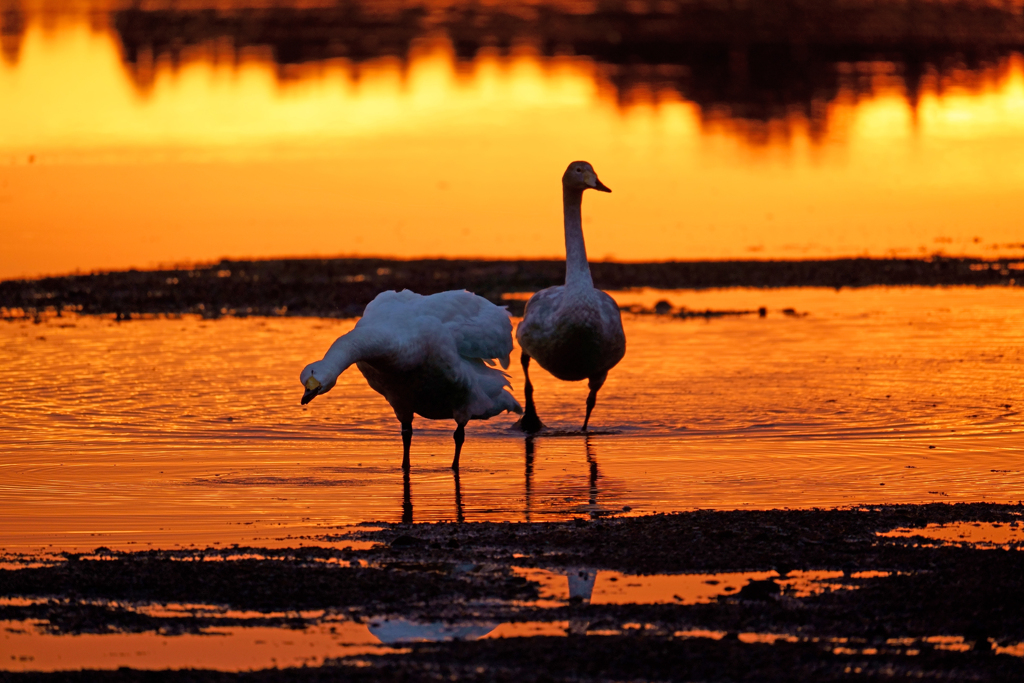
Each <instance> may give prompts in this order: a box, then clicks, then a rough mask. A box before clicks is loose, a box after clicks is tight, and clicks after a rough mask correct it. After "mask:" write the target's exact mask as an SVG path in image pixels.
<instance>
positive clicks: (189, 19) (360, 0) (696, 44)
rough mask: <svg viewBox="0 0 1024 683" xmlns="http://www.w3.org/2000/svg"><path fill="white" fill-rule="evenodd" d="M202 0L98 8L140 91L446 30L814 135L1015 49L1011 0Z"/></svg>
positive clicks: (627, 90)
mask: <svg viewBox="0 0 1024 683" xmlns="http://www.w3.org/2000/svg"><path fill="white" fill-rule="evenodd" d="M203 4H205V3H203V2H199V3H194V4H193V3H189V5H190V6H191V7H193V9H173V7H174V5H173V4H170V5H164V4H162V3H158V5H159V6H161V7H163V8H162V9H161V8H159V7H158V8H156V9H141V6H140V5H135V6H133V7H130V8H128V9H124V10H120V11H115V12H113V13H112V15H111V21H110V24H111V25H112V26H113V28H114V31H115V32H116V34H117V36H118V38H119V39H120V41H121V45H122V50H123V57H124V60H125V63H126V65H127V67H128V68H129V70H130V71H131V73H132V76H133V78H134V80H135V82H136V84H137V86H138V87H139V88H141V89H143V90H145V89H147V88H148V87H149V86H150V85H151V84H152V82H153V77H154V68H155V66H154V65H157V64H165V63H166V64H170V65H171V66H172V67H176V66H177V65H179V64H181V63H182V62H183V61H188V60H191V59H203V60H206V59H214V58H219V57H220V56H221V55H225V54H226V55H228V56H229V58H231V59H234V60H235V61H238V60H240V59H242V58H243V57H244V56H246V55H250V54H258V55H260V56H265V57H267V58H269V59H270V60H272V61H273V62H274V63H276V64H277V65H278V67H279V70H278V74H279V77H280V78H282V79H284V78H289V77H291V76H292V75H293V74H294V72H295V67H296V65H302V64H315V63H317V62H322V61H324V60H328V59H345V60H348V62H349V63H350V64H352V65H353V73H354V74H355V73H357V70H358V67H359V65H360V64H361V63H363V62H366V61H368V60H373V59H379V58H382V57H393V58H396V59H398V60H399V61H400V63H402V64H403V65H404V64H405V63H407V61H408V59H409V56H410V51H411V50H412V49H413V47H414V45H415V44H416V42H417V41H418V40H423V39H447V40H448V41H450V44H451V46H452V49H453V52H454V54H455V58H456V60H457V63H458V67H459V68H460V70H466V69H471V68H472V63H473V60H474V59H475V57H476V56H477V55H478V54H479V52H480V51H481V50H484V49H486V50H488V51H490V52H492V53H496V54H498V55H508V54H509V53H510V52H511V51H512V50H513V49H514V48H518V47H525V48H528V49H530V50H532V51H533V52H535V53H536V54H538V55H539V58H540V59H542V60H546V59H549V58H555V57H559V56H576V57H582V58H588V59H591V60H593V61H594V62H595V63H596V64H597V67H598V68H597V71H598V74H599V77H600V78H601V80H602V84H604V85H606V86H607V87H608V89H609V90H610V91H611V92H612V94H613V95H614V96H615V97H616V98H617V100H618V101H619V103H620V104H622V105H623V106H628V105H630V104H632V103H635V102H638V101H643V100H654V101H657V100H659V99H660V98H663V97H666V96H668V97H672V98H679V97H682V98H685V99H687V100H690V101H692V102H694V103H696V104H697V105H698V106H699V108H700V112H701V117H702V119H703V121H704V122H705V124H706V125H709V126H719V125H723V126H727V127H729V128H732V129H735V130H737V131H738V132H740V133H741V134H742V135H744V136H745V137H747V138H748V139H750V140H751V141H758V140H763V139H766V138H767V137H769V136H771V135H775V134H781V135H788V133H789V131H790V130H791V128H792V127H793V125H794V124H796V123H798V122H799V123H800V124H801V125H806V127H807V129H808V130H809V131H810V134H811V137H812V138H813V139H821V138H823V137H824V135H825V134H826V133H827V132H828V119H829V105H830V104H831V103H833V102H835V101H837V100H845V101H856V100H857V99H858V98H862V97H865V96H870V95H872V94H873V93H874V92H875V90H876V89H877V88H878V87H879V85H881V84H885V85H887V86H895V87H896V88H897V89H901V90H902V91H903V92H904V94H905V96H906V98H907V100H908V102H909V103H910V104H911V105H912V106H913V105H916V103H917V101H918V98H919V97H920V94H921V93H922V92H923V91H927V90H929V89H932V90H936V91H941V89H942V88H944V87H946V86H947V85H949V84H957V85H964V86H967V87H971V86H975V85H978V84H979V83H980V82H982V81H984V80H988V79H991V78H993V77H996V78H998V77H1000V75H1001V73H1002V70H1003V69H1005V63H1006V61H1007V59H1008V58H1009V56H1010V55H1011V54H1012V53H1014V52H1019V51H1021V50H1024V14H1022V13H1021V11H1020V7H1019V3H1015V2H1007V3H1003V4H999V3H987V2H983V1H982V0H911V1H910V2H897V1H896V0H893V1H892V2H881V3H879V2H875V1H874V0H758V1H757V2H735V1H733V0H660V1H659V2H647V1H644V0H602V2H600V3H594V5H593V6H592V7H591V10H592V11H590V12H589V13H584V12H580V11H579V8H578V7H576V6H575V5H573V4H572V3H568V4H567V3H560V2H552V3H550V4H544V3H541V4H533V3H522V4H520V3H516V2H511V3H484V4H481V3H478V2H475V1H469V0H463V1H460V0H454V1H453V2H445V3H432V2H429V0H404V1H403V0H397V1H396V2H389V3H376V2H371V1H370V0H338V1H337V2H335V3H333V4H330V5H327V6H321V7H309V6H302V5H303V3H298V2H290V0H283V1H282V2H277V3H273V6H264V7H251V6H247V5H249V4H250V3H249V2H238V1H235V0H226V1H225V3H223V4H218V5H217V8H216V9H214V8H212V7H206V8H203V7H202V6H203ZM168 7H171V8H168ZM47 11H49V10H47ZM95 11H96V12H102V11H103V8H102V7H97V8H95ZM26 23H27V21H26V12H25V10H23V7H22V4H21V0H0V53H2V57H3V59H4V60H5V61H7V62H9V63H14V62H16V61H17V59H18V56H19V52H20V49H21V43H22V37H23V35H24V32H25V27H26Z"/></svg>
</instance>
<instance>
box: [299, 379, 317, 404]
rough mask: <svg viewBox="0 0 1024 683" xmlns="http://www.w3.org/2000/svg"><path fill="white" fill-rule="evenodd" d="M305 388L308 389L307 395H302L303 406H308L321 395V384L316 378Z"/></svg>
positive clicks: (310, 380)
mask: <svg viewBox="0 0 1024 683" xmlns="http://www.w3.org/2000/svg"><path fill="white" fill-rule="evenodd" d="M303 386H305V387H306V393H304V394H303V395H302V405H306V404H307V403H309V402H310V401H312V400H313V399H314V398H316V396H317V394H319V393H320V382H319V381H318V380H317V378H316V377H310V378H309V379H307V380H306V383H305V384H304V385H303Z"/></svg>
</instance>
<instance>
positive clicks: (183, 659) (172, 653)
mask: <svg viewBox="0 0 1024 683" xmlns="http://www.w3.org/2000/svg"><path fill="white" fill-rule="evenodd" d="M33 626H38V625H33V624H27V623H25V622H12V621H0V650H2V652H3V653H4V655H5V656H4V657H3V663H2V664H0V666H2V667H3V669H4V670H7V671H62V670H70V669H117V668H120V667H123V666H124V667H131V668H135V669H218V670H226V671H246V670H252V669H264V668H273V667H292V666H318V665H321V664H323V663H324V660H325V659H327V658H330V657H345V656H351V655H360V654H384V653H394V652H396V650H395V649H393V648H390V647H386V646H383V645H381V644H380V641H379V640H377V639H376V638H375V637H374V636H373V634H371V633H370V631H369V630H368V629H367V627H366V625H365V624H358V623H354V622H351V621H331V622H328V623H326V624H323V625H320V626H314V627H310V628H306V629H302V630H295V629H286V628H273V627H260V626H247V627H218V628H213V629H209V630H208V631H207V632H205V633H203V634H184V635H167V634H161V633H117V634H106V633H105V634H90V633H87V634H82V635H73V636H69V635H54V634H48V633H45V632H41V630H37V628H33ZM26 627H28V628H26ZM397 651H398V652H400V651H401V650H397Z"/></svg>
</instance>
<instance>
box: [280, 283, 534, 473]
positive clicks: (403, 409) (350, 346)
mask: <svg viewBox="0 0 1024 683" xmlns="http://www.w3.org/2000/svg"><path fill="white" fill-rule="evenodd" d="M511 353H512V323H511V321H510V320H509V315H508V311H506V310H505V309H504V308H503V307H499V306H495V305H494V304H492V303H491V302H490V301H488V300H487V299H484V298H483V297H479V296H477V295H475V294H471V293H470V292H467V291H465V290H462V291H452V292H441V293H440V294H431V295H430V296H421V295H419V294H416V293H414V292H410V291H409V290H407V289H406V290H403V291H401V292H382V293H381V294H378V295H377V297H376V298H375V299H374V300H373V301H371V302H370V303H369V304H367V306H366V310H365V311H363V317H362V318H360V320H359V322H357V323H356V326H355V328H354V329H353V330H352V331H351V332H349V333H348V334H344V335H342V336H341V337H339V338H338V339H337V341H335V342H334V343H333V344H332V345H331V348H330V349H328V350H327V353H326V355H324V358H323V360H319V361H316V362H315V363H310V364H309V365H307V366H306V367H305V368H304V369H303V370H302V374H301V375H300V376H299V379H300V380H301V381H302V385H303V386H304V387H305V389H306V392H305V393H304V394H303V395H302V405H305V404H307V403H309V402H310V401H312V400H313V398H314V397H316V396H319V395H320V394H324V393H327V392H328V391H330V390H331V388H333V387H334V385H335V383H336V382H337V381H338V376H339V375H340V374H341V373H342V372H344V371H345V369H346V368H347V367H349V366H350V365H352V364H353V363H355V365H356V367H357V368H359V371H360V372H361V373H363V377H365V378H366V381H367V382H368V383H369V385H370V387H371V388H373V389H374V391H376V392H377V393H379V394H381V395H382V396H384V398H386V399H387V401H388V403H390V404H391V407H392V408H393V409H394V411H395V416H396V417H397V418H398V421H399V422H401V423H402V446H403V449H402V450H403V457H402V467H403V468H404V469H408V468H409V445H410V443H411V442H412V420H413V415H414V414H416V415H422V416H423V417H425V418H427V419H430V420H455V422H456V424H457V425H458V427H457V428H456V429H455V459H454V460H453V461H452V468H453V469H458V467H459V453H460V452H461V451H462V442H463V441H464V440H465V435H466V429H465V428H466V423H467V422H469V421H470V420H486V419H487V418H490V417H494V416H495V415H498V414H499V413H503V412H505V411H511V412H515V413H521V412H523V410H522V408H521V407H520V406H519V402H518V401H516V399H515V397H514V396H512V394H510V393H509V392H507V391H506V390H505V387H510V386H511V385H510V384H509V381H508V375H506V374H505V373H504V372H502V371H501V370H498V369H497V368H493V367H488V365H485V363H487V364H490V365H493V364H494V361H493V360H492V359H498V360H499V361H500V362H501V366H502V367H503V368H507V367H508V360H509V355H510V354H511Z"/></svg>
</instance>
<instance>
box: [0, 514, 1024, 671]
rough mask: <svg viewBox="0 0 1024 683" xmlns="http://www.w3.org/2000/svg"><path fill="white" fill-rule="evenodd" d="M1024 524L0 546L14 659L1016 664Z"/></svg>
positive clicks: (663, 527)
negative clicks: (180, 646) (286, 544)
mask: <svg viewBox="0 0 1024 683" xmlns="http://www.w3.org/2000/svg"><path fill="white" fill-rule="evenodd" d="M1022 523H1024V507H1022V505H1020V504H1018V505H992V504H958V505H948V504H932V505H901V506H863V507H855V508H849V509H842V510H817V509H816V510H765V511H710V510H708V511H703V510H702V511H693V512H684V513H675V514H667V515H666V514H659V515H652V516H645V517H638V518H597V519H583V518H578V519H574V520H571V521H566V522H552V523H529V524H527V523H487V522H482V523H465V524H453V523H434V524H390V523H379V524H376V525H375V526H373V527H367V528H366V529H363V530H357V531H353V532H351V533H350V534H348V536H347V537H348V538H349V540H350V541H351V542H352V543H353V544H354V545H355V546H357V547H349V548H343V549H331V548H328V547H318V546H313V547H291V548H277V549H266V548H258V547H237V546H236V547H232V548H212V547H209V548H195V549H189V550H180V551H167V550H152V551H141V552H119V551H114V550H111V549H109V548H97V549H95V550H94V551H92V552H89V553H83V554H79V553H65V554H63V555H62V556H61V557H59V558H51V559H50V560H49V561H45V562H36V563H34V564H33V563H32V562H31V561H30V560H28V558H24V557H22V558H17V557H13V556H7V557H5V558H4V559H5V561H6V562H7V564H6V565H5V568H4V569H2V570H0V593H2V596H0V619H2V623H3V627H4V633H3V636H2V637H3V641H2V642H3V643H4V647H3V649H4V652H5V655H6V656H5V660H7V661H5V662H4V667H5V668H6V669H7V672H6V673H4V674H3V679H4V680H11V681H58V680H60V681H64V680H67V681H80V680H81V681H84V680H109V681H136V680H146V681H148V680H158V681H185V680H188V681H229V680H231V681H234V680H237V681H265V680H281V679H285V678H287V679H288V680H300V681H307V680H308V681H327V680H469V681H512V680H528V681H533V680H550V681H570V680H571V681H599V680H695V679H696V680H714V681H734V680H759V681H787V680H819V681H840V680H841V681H860V680H876V679H877V678H878V677H879V676H884V677H885V679H886V680H897V681H899V680H922V679H924V680H931V679H941V680H985V681H989V680H990V681H1009V680H1016V679H1018V678H1019V676H1020V675H1021V672H1022V671H1024V613H1022V612H1021V611H1020V609H1019V605H1020V604H1021V601H1022V600H1024V553H1022V552H1021V551H1022V550H1024V526H1022ZM965 529H970V530H973V531H974V532H975V534H974V535H973V536H969V535H967V534H966V533H963V530H965ZM964 538H966V539H967V540H963V539H964ZM311 540H313V541H314V542H315V541H316V540H318V539H311ZM319 540H321V541H336V540H337V539H336V538H328V537H324V538H322V539H319ZM19 563H20V564H19ZM247 632H249V633H254V634H256V638H257V640H256V641H255V642H256V643H257V644H262V646H263V647H262V648H260V647H256V648H248V649H247V648H246V647H244V646H245V645H246V643H247V641H246V637H247ZM250 639H251V638H250ZM90 641H91V643H93V644H94V645H92V647H91V649H88V650H85V649H83V648H82V647H80V646H79V644H85V643H88V642H90ZM101 641H103V644H102V645H100V643H101ZM182 641H188V642H189V644H190V648H189V651H188V654H187V657H186V656H184V655H182V656H181V659H180V661H177V662H175V661H174V649H175V643H176V642H182ZM289 646H290V647H289ZM237 648H241V649H242V651H243V652H248V650H249V649H253V651H254V653H259V654H253V655H252V656H251V658H250V659H249V660H247V662H246V664H243V665H239V664H238V661H237V660H238V658H237V656H235V657H233V656H232V653H233V652H235V650H236V649H237ZM275 655H276V657H275ZM119 667H124V668H119ZM66 669H83V670H79V671H72V670H66ZM151 669H164V670H162V671H156V670H151ZM19 671H21V672H20V673H19Z"/></svg>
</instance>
